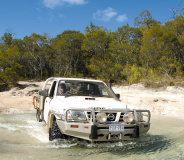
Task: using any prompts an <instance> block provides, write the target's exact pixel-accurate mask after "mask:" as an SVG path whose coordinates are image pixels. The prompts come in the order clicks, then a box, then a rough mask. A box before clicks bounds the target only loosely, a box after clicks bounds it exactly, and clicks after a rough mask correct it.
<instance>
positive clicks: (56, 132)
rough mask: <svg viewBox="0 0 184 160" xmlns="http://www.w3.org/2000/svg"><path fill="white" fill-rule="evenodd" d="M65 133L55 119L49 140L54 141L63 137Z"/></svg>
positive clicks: (50, 129)
mask: <svg viewBox="0 0 184 160" xmlns="http://www.w3.org/2000/svg"><path fill="white" fill-rule="evenodd" d="M62 137H63V134H62V133H61V131H60V130H59V127H58V125H57V123H56V120H54V121H53V125H52V128H49V140H50V141H53V140H54V139H59V138H62Z"/></svg>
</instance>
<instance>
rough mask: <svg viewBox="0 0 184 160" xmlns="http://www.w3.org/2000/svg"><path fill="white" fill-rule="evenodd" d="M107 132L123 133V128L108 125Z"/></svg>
mask: <svg viewBox="0 0 184 160" xmlns="http://www.w3.org/2000/svg"><path fill="white" fill-rule="evenodd" d="M109 132H124V126H122V125H110V126H109Z"/></svg>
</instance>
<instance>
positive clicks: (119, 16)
mask: <svg viewBox="0 0 184 160" xmlns="http://www.w3.org/2000/svg"><path fill="white" fill-rule="evenodd" d="M116 20H117V21H118V22H124V21H127V20H128V17H127V15H126V14H122V15H118V17H117V18H116Z"/></svg>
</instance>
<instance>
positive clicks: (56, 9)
mask: <svg viewBox="0 0 184 160" xmlns="http://www.w3.org/2000/svg"><path fill="white" fill-rule="evenodd" d="M181 7H184V0H0V37H2V36H3V35H4V33H5V32H10V33H12V34H13V38H17V39H23V38H24V37H25V36H31V33H36V34H40V35H44V33H48V35H49V36H50V37H51V38H52V37H56V36H57V35H58V34H61V33H62V32H64V31H66V30H75V31H80V32H81V33H84V31H85V28H86V27H87V26H89V24H90V22H92V23H93V24H94V25H96V26H103V27H105V28H107V29H109V30H110V31H116V30H117V29H118V27H122V26H123V25H126V24H129V25H130V26H132V27H134V19H135V17H137V16H139V14H140V12H141V11H143V10H149V11H150V13H151V15H152V17H153V18H154V19H156V20H157V21H160V22H161V23H163V24H164V23H165V22H167V21H168V20H171V19H170V18H171V17H172V12H171V10H172V9H174V8H181Z"/></svg>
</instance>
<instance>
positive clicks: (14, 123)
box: [0, 114, 184, 160]
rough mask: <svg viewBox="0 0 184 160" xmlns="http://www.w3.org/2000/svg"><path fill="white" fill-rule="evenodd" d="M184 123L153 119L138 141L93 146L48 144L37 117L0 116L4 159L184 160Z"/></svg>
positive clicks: (0, 152)
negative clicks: (145, 132) (146, 132)
mask: <svg viewBox="0 0 184 160" xmlns="http://www.w3.org/2000/svg"><path fill="white" fill-rule="evenodd" d="M183 137H184V121H182V120H177V119H174V120H173V119H171V118H163V117H153V118H152V119H151V129H150V131H149V132H148V134H146V135H145V136H143V137H141V138H140V139H138V140H136V141H125V142H113V143H89V142H86V141H79V140H78V139H76V138H71V139H68V140H55V141H52V142H49V141H48V134H47V132H46V127H45V124H44V122H41V123H39V122H37V121H36V118H35V114H11V115H10V114H0V159H1V160H12V159H13V160H21V159H23V160H24V159H26V160H27V159H28V160H29V159H35V160H43V159H44V160H57V159H62V160H63V159H64V160H70V159H72V160H79V159H81V157H82V158H83V159H87V158H88V159H90V160H93V159H100V160H107V159H114V160H120V159H123V160H130V159H131V160H132V159H141V160H142V159H145V160H148V159H149V160H155V159H159V160H160V159H164V160H175V159H177V160H184V153H183V151H184V138H183Z"/></svg>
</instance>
